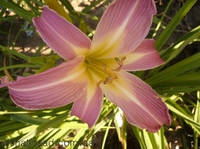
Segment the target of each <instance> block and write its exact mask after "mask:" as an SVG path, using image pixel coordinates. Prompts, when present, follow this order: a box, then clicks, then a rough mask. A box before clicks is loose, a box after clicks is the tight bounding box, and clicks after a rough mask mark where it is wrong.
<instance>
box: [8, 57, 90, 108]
mask: <svg viewBox="0 0 200 149" xmlns="http://www.w3.org/2000/svg"><path fill="white" fill-rule="evenodd" d="M81 61H82V60H81V59H73V60H71V61H68V62H65V63H63V64H61V65H59V66H57V67H55V68H52V69H49V70H48V71H45V72H43V73H41V74H36V75H32V76H29V77H20V78H19V79H17V81H15V82H11V83H9V84H8V88H9V92H10V96H11V99H12V100H13V102H14V103H15V104H16V105H18V106H20V107H22V108H24V109H32V110H37V109H47V108H55V107H60V106H64V105H67V104H69V103H71V102H72V101H74V100H77V99H79V98H80V96H81V94H83V92H84V91H83V88H84V87H85V85H86V83H84V82H83V81H80V79H81V75H82V74H83V73H84V69H81V68H82V67H80V66H81Z"/></svg>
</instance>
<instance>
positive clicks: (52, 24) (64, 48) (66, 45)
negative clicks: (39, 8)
mask: <svg viewBox="0 0 200 149" xmlns="http://www.w3.org/2000/svg"><path fill="white" fill-rule="evenodd" d="M33 23H34V25H35V27H36V28H37V30H38V32H39V33H40V36H41V37H42V39H43V40H44V41H45V42H46V43H47V44H48V45H49V46H50V47H51V48H52V49H54V50H55V52H57V53H58V54H59V55H60V56H61V57H63V58H64V59H72V58H74V57H75V56H76V55H77V52H79V50H83V49H89V48H90V44H91V41H90V39H89V38H88V37H87V36H86V35H84V34H83V33H82V32H81V31H80V30H79V29H78V28H76V27H75V26H74V25H73V24H71V23H69V22H68V21H66V20H65V19H64V18H63V17H61V16H59V15H58V14H57V13H56V12H55V11H54V10H51V9H49V8H48V7H44V9H43V12H42V15H41V16H40V17H39V18H33Z"/></svg>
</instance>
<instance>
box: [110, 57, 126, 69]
mask: <svg viewBox="0 0 200 149" xmlns="http://www.w3.org/2000/svg"><path fill="white" fill-rule="evenodd" d="M125 59H126V57H125V56H124V57H122V58H121V59H120V58H119V57H115V61H116V62H117V64H118V65H119V67H117V68H115V69H113V70H114V71H120V70H121V68H122V66H123V62H124V61H125Z"/></svg>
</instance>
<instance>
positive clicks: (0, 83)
mask: <svg viewBox="0 0 200 149" xmlns="http://www.w3.org/2000/svg"><path fill="white" fill-rule="evenodd" d="M8 83H9V79H8V77H7V76H3V77H1V78H0V88H2V87H6V86H7V85H8Z"/></svg>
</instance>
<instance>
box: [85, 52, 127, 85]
mask: <svg viewBox="0 0 200 149" xmlns="http://www.w3.org/2000/svg"><path fill="white" fill-rule="evenodd" d="M125 59H126V57H115V58H107V59H95V58H92V57H90V56H86V58H85V65H86V68H87V71H88V74H89V76H92V77H93V78H95V80H97V83H98V84H101V83H103V84H109V83H112V82H113V80H115V79H117V78H118V77H117V73H118V72H119V71H120V70H121V68H122V66H123V62H124V60H125Z"/></svg>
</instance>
